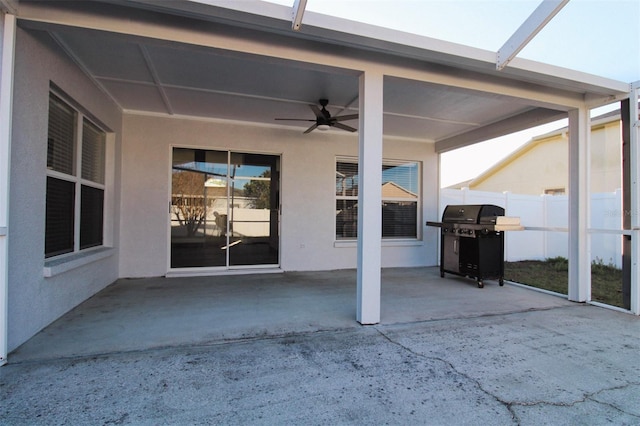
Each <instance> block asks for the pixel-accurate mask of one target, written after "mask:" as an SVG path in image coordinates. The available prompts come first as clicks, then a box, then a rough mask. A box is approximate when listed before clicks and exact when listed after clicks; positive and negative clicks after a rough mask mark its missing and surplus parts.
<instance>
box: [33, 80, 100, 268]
mask: <svg viewBox="0 0 640 426" xmlns="http://www.w3.org/2000/svg"><path fill="white" fill-rule="evenodd" d="M51 95H54V96H55V97H57V98H58V99H59V100H60V101H61V102H63V103H64V104H65V105H66V106H67V107H69V108H70V109H72V110H73V111H74V112H75V120H76V122H75V135H74V142H73V143H74V158H73V161H74V164H73V171H72V174H67V173H63V172H59V171H56V170H52V169H49V168H48V167H47V170H46V176H47V178H49V177H51V178H55V179H59V180H63V181H66V182H71V183H73V184H74V187H75V194H74V195H75V199H74V223H73V250H72V251H70V252H67V253H62V254H58V255H54V256H50V257H45V259H46V263H45V276H51V275H53V274H52V272H51V268H47V267H46V266H47V264H51V263H52V261H54V262H55V260H56V259H60V258H67V257H72V256H73V255H77V254H78V253H84V252H86V251H90V250H95V249H100V248H104V247H106V241H107V240H108V238H107V226H106V216H107V182H108V176H107V175H108V173H107V164H108V161H107V159H108V153H109V148H108V145H109V139H110V138H109V135H108V131H107V130H105V128H104V126H103V125H101V124H100V123H97V122H96V120H94V119H92V117H91V116H90V115H89V114H87V113H85V112H84V111H82V110H81V108H78V107H77V106H76V104H75V102H73V101H71V100H70V99H69V97H68V96H67V95H65V94H64V93H61V92H60V91H57V90H55V89H53V88H52V89H51V90H50V92H49V98H48V99H47V102H50V99H51ZM85 120H86V121H87V122H89V123H90V124H92V125H93V126H95V127H96V128H97V129H98V130H100V131H101V132H103V133H104V138H105V146H104V151H103V153H102V155H103V161H104V176H103V181H104V183H99V182H94V181H92V180H87V179H84V178H82V143H83V140H82V139H83V138H82V136H83V126H84V123H85ZM83 186H87V187H92V188H96V189H100V190H102V192H103V199H102V203H103V207H102V208H103V216H102V244H98V245H95V246H91V247H87V248H83V249H81V248H80V230H81V211H80V208H81V202H82V198H81V197H82V187H83ZM44 255H45V256H46V253H45V254H44Z"/></svg>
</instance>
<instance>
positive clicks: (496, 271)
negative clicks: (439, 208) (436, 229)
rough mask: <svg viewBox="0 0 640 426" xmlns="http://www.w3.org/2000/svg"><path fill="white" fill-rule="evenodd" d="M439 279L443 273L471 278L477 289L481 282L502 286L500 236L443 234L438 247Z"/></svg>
mask: <svg viewBox="0 0 640 426" xmlns="http://www.w3.org/2000/svg"><path fill="white" fill-rule="evenodd" d="M440 259H441V261H440V276H441V277H444V274H445V272H448V273H450V274H455V275H460V276H463V277H469V278H475V279H476V280H477V282H478V287H480V288H482V287H484V282H483V281H484V280H485V279H497V280H498V283H499V284H500V285H501V286H502V285H504V234H503V233H502V232H491V233H490V234H487V235H485V236H483V237H480V238H471V237H460V236H457V235H450V234H444V235H443V236H442V242H441V245H440Z"/></svg>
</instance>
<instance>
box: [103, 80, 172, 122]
mask: <svg viewBox="0 0 640 426" xmlns="http://www.w3.org/2000/svg"><path fill="white" fill-rule="evenodd" d="M100 83H101V84H102V86H103V87H104V88H105V89H106V90H107V91H108V92H109V94H111V96H112V97H113V98H114V99H116V100H117V102H118V103H119V104H120V106H121V107H122V108H123V109H125V110H130V111H147V112H154V113H163V114H168V113H169V112H170V111H169V110H168V109H167V106H166V104H165V102H164V101H163V99H162V96H161V95H160V92H159V91H158V88H157V87H156V86H151V85H144V84H135V83H125V82H120V81H111V80H106V81H100Z"/></svg>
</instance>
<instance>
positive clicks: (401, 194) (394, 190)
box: [382, 182, 418, 199]
mask: <svg viewBox="0 0 640 426" xmlns="http://www.w3.org/2000/svg"><path fill="white" fill-rule="evenodd" d="M382 197H383V198H416V199H417V198H418V194H415V193H413V192H411V191H409V190H407V189H405V188H403V187H402V186H400V185H398V184H397V183H395V182H386V183H384V184H382Z"/></svg>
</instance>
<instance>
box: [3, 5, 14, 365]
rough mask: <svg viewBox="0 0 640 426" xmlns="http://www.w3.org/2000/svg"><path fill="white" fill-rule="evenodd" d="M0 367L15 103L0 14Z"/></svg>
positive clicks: (6, 31)
mask: <svg viewBox="0 0 640 426" xmlns="http://www.w3.org/2000/svg"><path fill="white" fill-rule="evenodd" d="M0 37H2V39H1V40H0V49H1V50H0V53H1V58H2V59H1V62H0V123H2V125H0V365H3V364H5V363H6V362H7V351H8V330H9V326H8V308H9V305H8V295H9V278H8V274H9V271H8V266H9V263H8V254H9V243H8V238H9V188H10V187H9V176H10V173H9V172H10V164H11V163H10V161H9V159H10V157H11V121H12V115H11V107H12V104H13V63H14V58H15V40H16V17H15V15H11V14H9V13H4V12H0Z"/></svg>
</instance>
